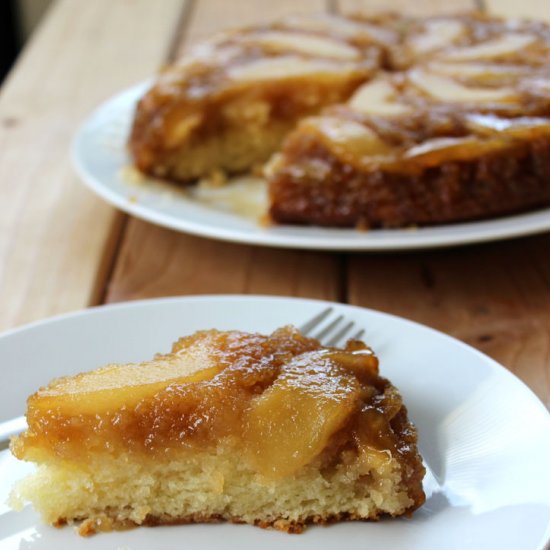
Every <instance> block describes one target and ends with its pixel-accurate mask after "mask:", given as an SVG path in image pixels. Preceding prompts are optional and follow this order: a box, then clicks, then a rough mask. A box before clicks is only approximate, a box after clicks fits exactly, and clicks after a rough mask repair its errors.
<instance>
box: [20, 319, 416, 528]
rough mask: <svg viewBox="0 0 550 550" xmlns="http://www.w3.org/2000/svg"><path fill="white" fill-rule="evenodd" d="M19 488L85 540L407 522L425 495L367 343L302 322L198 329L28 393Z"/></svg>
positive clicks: (400, 414) (403, 423)
mask: <svg viewBox="0 0 550 550" xmlns="http://www.w3.org/2000/svg"><path fill="white" fill-rule="evenodd" d="M27 420H28V424H29V428H28V430H27V431H26V432H25V433H24V434H22V435H21V436H19V437H18V438H16V439H15V440H13V441H12V444H11V449H12V452H13V453H14V454H15V456H17V457H18V458H20V459H23V460H29V461H32V462H35V463H37V465H38V468H37V471H36V473H34V474H32V475H31V476H30V477H29V478H27V479H25V480H23V481H22V482H20V483H19V485H17V486H16V488H15V490H14V492H13V494H12V502H13V504H14V506H16V507H17V506H21V505H22V504H23V502H25V501H27V500H29V501H31V502H32V503H33V504H34V506H35V508H36V509H37V510H38V511H39V512H40V513H41V514H42V516H43V518H44V519H45V521H47V522H50V523H53V524H56V525H63V524H65V523H68V522H69V523H72V522H75V521H82V520H83V521H82V523H81V525H80V533H81V534H83V535H86V534H91V533H93V532H95V531H100V530H110V529H116V528H122V527H127V526H131V525H141V524H145V525H159V524H174V523H190V522H214V521H232V522H236V523H249V524H254V525H259V526H261V527H269V526H272V527H275V528H277V529H281V530H284V531H288V532H300V531H302V530H303V528H304V526H305V525H306V524H308V523H325V522H329V521H334V520H341V519H347V520H362V519H377V518H378V517H380V516H383V515H389V516H399V515H402V514H407V515H408V514H410V513H412V511H414V510H415V509H416V508H417V507H418V506H420V505H421V504H422V503H423V502H424V499H425V497H424V493H423V490H422V478H423V476H424V467H423V465H422V462H421V459H420V456H419V455H418V452H417V449H416V437H417V436H416V430H415V428H414V426H413V425H412V424H411V423H410V422H409V420H408V418H407V411H406V409H405V406H404V405H403V403H402V400H401V397H400V395H399V393H398V391H397V390H396V389H395V387H393V386H392V385H391V383H390V382H389V381H388V380H386V379H385V378H382V377H380V376H379V374H378V360H377V359H376V357H375V356H374V355H373V353H372V351H371V350H370V349H369V348H368V347H367V346H366V345H365V344H363V343H362V342H359V341H353V340H352V341H350V342H348V344H347V345H346V347H345V348H344V349H337V348H326V347H323V346H321V344H320V343H319V342H318V341H317V340H314V339H312V338H306V337H304V336H302V335H301V334H300V333H299V332H298V331H297V330H296V329H293V328H291V327H285V328H282V329H279V330H277V331H275V332H274V333H273V334H271V335H269V336H263V335H259V334H249V333H244V332H238V331H229V332H220V331H216V330H210V331H203V332H197V333H195V334H194V335H192V336H188V337H185V338H182V339H180V340H179V341H178V342H176V344H174V346H173V349H172V352H171V353H170V354H167V355H162V356H157V357H156V358H155V359H154V360H152V361H149V362H145V363H141V364H129V365H109V366H106V367H104V368H101V369H99V370H96V371H92V372H88V373H83V374H80V375H77V376H73V377H66V378H60V379H58V380H54V381H53V382H52V383H51V384H50V385H48V386H47V387H45V388H42V389H41V390H39V391H38V392H37V393H35V394H34V395H32V396H31V397H30V398H29V400H28V410H27Z"/></svg>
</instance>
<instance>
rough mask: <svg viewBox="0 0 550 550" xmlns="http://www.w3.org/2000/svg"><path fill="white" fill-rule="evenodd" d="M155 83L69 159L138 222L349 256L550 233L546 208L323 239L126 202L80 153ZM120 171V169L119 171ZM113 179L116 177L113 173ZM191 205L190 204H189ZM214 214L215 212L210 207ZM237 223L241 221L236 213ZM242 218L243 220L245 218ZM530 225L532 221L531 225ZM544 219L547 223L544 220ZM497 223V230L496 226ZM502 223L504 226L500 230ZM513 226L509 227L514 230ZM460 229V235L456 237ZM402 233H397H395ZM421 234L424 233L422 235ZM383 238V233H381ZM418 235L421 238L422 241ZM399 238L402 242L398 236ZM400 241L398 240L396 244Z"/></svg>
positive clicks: (80, 134) (79, 135) (83, 128)
mask: <svg viewBox="0 0 550 550" xmlns="http://www.w3.org/2000/svg"><path fill="white" fill-rule="evenodd" d="M151 82H152V79H147V80H144V81H142V82H140V83H138V84H134V85H133V86H130V87H128V88H125V89H124V90H122V91H119V92H117V93H115V94H113V95H112V96H111V97H109V98H108V99H106V100H104V101H103V102H101V103H100V104H99V105H98V106H97V107H96V108H95V109H94V110H93V111H92V112H91V113H90V114H89V115H88V116H87V117H86V118H85V119H84V121H83V122H82V123H81V124H80V126H79V127H78V129H77V131H76V133H75V134H74V136H73V139H72V142H71V147H70V156H71V162H72V164H73V167H74V169H75V171H76V173H77V175H78V179H79V180H80V181H81V182H82V183H84V184H85V186H86V187H87V188H88V189H90V190H91V191H92V192H94V193H95V194H96V195H98V196H99V197H101V198H102V199H103V200H104V201H106V202H108V203H109V204H111V205H113V206H115V207H116V208H118V209H120V210H122V211H123V212H126V213H127V214H129V215H132V216H135V217H136V218H139V219H142V220H145V221H147V222H150V223H153V224H155V225H158V226H160V227H165V228H168V229H172V230H174V231H178V232H180V233H187V234H190V235H195V236H198V237H207V238H210V239H215V240H219V241H223V242H233V243H240V244H248V245H253V246H266V247H270V248H291V249H302V250H327V251H331V250H332V251H348V252H383V251H399V250H403V251H406V250H423V249H434V248H448V247H458V246H468V245H474V244H480V243H485V242H494V241H500V240H505V239H512V238H521V237H527V236H530V235H536V234H541V233H546V232H548V231H550V207H546V208H545V207H542V208H539V209H535V210H533V211H527V212H523V213H518V214H512V215H508V216H500V217H497V218H490V219H487V220H472V221H470V222H461V223H454V224H440V225H434V226H427V227H421V228H416V229H415V228H412V229H410V228H404V229H371V230H369V231H366V232H360V231H358V230H355V229H350V228H323V227H319V228H316V229H318V230H320V231H327V230H328V231H331V232H332V231H336V232H342V233H341V234H337V237H333V236H327V235H320V236H319V237H314V236H310V235H307V234H305V235H300V234H298V235H293V234H291V235H284V234H280V233H277V229H279V228H282V229H290V230H292V231H298V232H299V231H300V229H302V228H304V227H305V228H311V227H314V226H299V225H282V226H273V227H272V228H271V229H273V231H270V227H261V226H260V225H257V230H256V231H254V232H252V233H250V232H249V231H247V230H246V229H245V228H239V229H234V228H229V229H228V228H223V227H220V226H218V225H214V226H212V225H209V223H208V221H206V222H201V223H199V222H197V221H194V220H193V221H190V220H187V219H185V218H181V217H177V216H174V215H172V214H166V213H163V212H161V211H159V210H158V209H156V208H154V207H148V206H143V205H141V204H139V203H133V202H131V201H129V200H128V198H127V197H124V196H122V195H121V194H119V193H117V192H116V191H114V190H112V189H111V188H110V186H109V185H108V184H105V183H104V182H103V181H102V180H101V178H99V177H97V176H96V175H95V174H94V173H92V172H91V171H90V170H89V168H88V166H87V164H86V162H85V159H83V158H82V155H81V154H80V151H81V149H82V142H83V140H84V136H85V134H86V132H87V131H88V126H89V125H90V123H91V122H93V121H94V120H95V118H96V117H97V116H98V115H99V113H102V112H103V111H104V110H105V109H107V108H109V107H111V106H112V104H115V103H116V102H119V101H122V99H123V98H125V97H126V96H128V97H129V98H132V96H135V97H134V99H137V96H138V94H142V93H143V92H144V91H145V90H146V88H147V87H148V86H150V84H151ZM121 168H122V167H121ZM115 177H117V176H116V175H115ZM190 202H191V204H192V201H190ZM212 212H213V213H215V212H216V211H215V210H214V209H212ZM545 215H547V218H548V221H546V222H545V223H542V222H540V221H536V223H534V222H533V221H531V220H529V217H534V216H540V217H542V218H545ZM235 216H236V218H237V219H239V218H241V217H240V216H238V215H235ZM526 217H527V223H526V224H524V225H522V226H520V227H519V228H518V227H515V224H513V223H512V224H507V223H506V222H508V221H510V220H512V221H514V220H517V219H519V220H520V221H521V219H522V218H523V219H525V218H526ZM241 219H242V218H241ZM530 221H531V223H529V222H530ZM543 221H544V220H543ZM474 224H478V225H480V226H481V227H480V229H478V230H477V231H474V232H473V233H468V234H467V235H461V234H460V229H462V228H470V229H471V228H472V227H475V225H474ZM495 225H497V227H494V226H495ZM498 225H501V227H498ZM510 226H511V227H510ZM441 229H445V230H450V231H451V234H445V235H438V234H437V233H436V234H435V235H434V233H433V231H434V230H435V231H437V230H441ZM456 230H458V231H459V233H455V231H456ZM376 231H388V232H393V235H392V238H391V239H390V240H389V241H386V240H384V239H381V240H376V239H369V238H368V235H369V233H372V232H376ZM396 232H399V233H396ZM419 232H421V233H419ZM358 234H364V235H365V236H367V238H366V239H365V240H360V239H355V238H352V240H347V239H350V236H351V235H353V236H355V235H358ZM378 234H379V233H378ZM411 234H412V235H415V236H416V238H415V239H412V240H407V235H411ZM419 234H420V237H419ZM399 237H400V238H399ZM395 238H397V240H395Z"/></svg>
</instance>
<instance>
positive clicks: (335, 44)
mask: <svg viewBox="0 0 550 550" xmlns="http://www.w3.org/2000/svg"><path fill="white" fill-rule="evenodd" d="M246 41H247V42H248V41H252V42H253V43H257V44H260V45H261V46H263V47H264V48H267V49H270V50H272V51H275V52H280V51H288V52H292V53H297V54H302V55H307V56H314V57H324V58H329V59H340V60H344V61H352V60H354V59H357V58H358V57H359V51H358V50H357V48H354V47H353V46H350V45H349V44H346V43H345V42H342V41H341V40H336V39H334V38H328V37H327V38H325V37H321V36H314V35H308V34H306V33H301V32H296V31H294V32H292V31H264V32H258V33H252V34H249V35H247V36H246Z"/></svg>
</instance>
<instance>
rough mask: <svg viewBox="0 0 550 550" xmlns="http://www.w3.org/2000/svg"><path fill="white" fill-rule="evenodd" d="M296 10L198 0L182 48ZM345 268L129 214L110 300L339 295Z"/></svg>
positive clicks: (309, 7)
mask: <svg viewBox="0 0 550 550" xmlns="http://www.w3.org/2000/svg"><path fill="white" fill-rule="evenodd" d="M229 6H230V7H229ZM325 7H326V6H325V3H324V1H323V0H307V1H303V2H300V6H299V10H298V11H300V12H302V13H303V12H307V11H320V10H323V9H325ZM296 11H297V9H296V3H295V2H294V1H290V0H281V1H278V2H264V3H260V2H250V1H248V0H239V1H232V2H231V3H230V4H228V3H227V2H226V1H225V0H209V1H207V2H206V1H205V2H197V3H196V4H195V9H194V10H193V12H192V18H191V23H190V28H189V30H188V33H187V34H186V36H184V37H183V40H182V48H181V50H183V48H184V47H186V46H187V45H189V44H190V43H192V42H194V41H196V40H200V39H204V38H206V37H208V36H210V35H211V34H213V33H215V32H217V31H219V30H221V29H225V28H230V27H236V26H242V25H248V24H252V23H255V22H258V21H269V20H271V19H273V18H275V17H281V16H284V15H285V14H289V13H295V12H296ZM221 14H223V15H221ZM340 273H341V262H340V258H339V257H338V256H336V255H332V254H323V253H316V252H301V251H293V250H274V249H261V248H256V247H250V246H246V245H238V244H228V243H222V242H216V241H213V240H208V239H202V238H199V237H192V236H189V235H182V234H177V233H174V232H171V231H167V230H164V229H160V228H157V227H154V226H152V225H150V224H147V223H145V222H141V221H139V220H135V219H132V220H130V222H129V224H128V230H127V232H126V234H125V236H124V240H123V244H122V247H121V252H120V256H119V258H118V261H117V263H116V267H115V271H114V276H113V279H112V281H111V283H110V285H109V288H108V291H107V296H106V301H108V302H113V301H120V300H129V299H137V298H147V297H152V296H166V295H178V294H204V293H228V292H229V293H259V294H284V295H292V296H307V297H315V298H325V299H331V300H334V299H338V296H339V293H340Z"/></svg>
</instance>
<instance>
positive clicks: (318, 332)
mask: <svg viewBox="0 0 550 550" xmlns="http://www.w3.org/2000/svg"><path fill="white" fill-rule="evenodd" d="M333 312H334V308H333V307H327V308H326V309H324V310H323V311H321V312H320V313H317V314H316V315H315V316H314V317H312V318H311V319H310V320H309V321H306V322H305V323H304V324H303V325H302V326H300V327H299V329H300V332H301V333H302V334H304V335H305V336H311V337H313V338H316V339H317V340H319V341H320V342H321V344H323V345H324V346H331V347H332V346H338V345H339V344H342V343H344V341H345V340H348V339H352V340H359V338H361V337H362V336H363V334H364V333H365V331H364V330H363V329H359V330H357V327H356V325H355V323H354V322H353V321H347V322H346V320H345V318H344V316H343V315H338V316H337V317H335V318H334V319H330V317H331V314H332V313H333ZM354 328H355V333H353V335H352V336H348V335H349V334H350V333H352V331H353V329H354ZM26 429H27V421H26V419H25V417H24V416H18V417H17V418H12V419H11V420H6V421H5V422H0V451H3V450H4V449H7V448H8V446H9V444H10V438H11V437H13V436H14V435H17V434H20V433H21V432H23V431H25V430H26Z"/></svg>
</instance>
